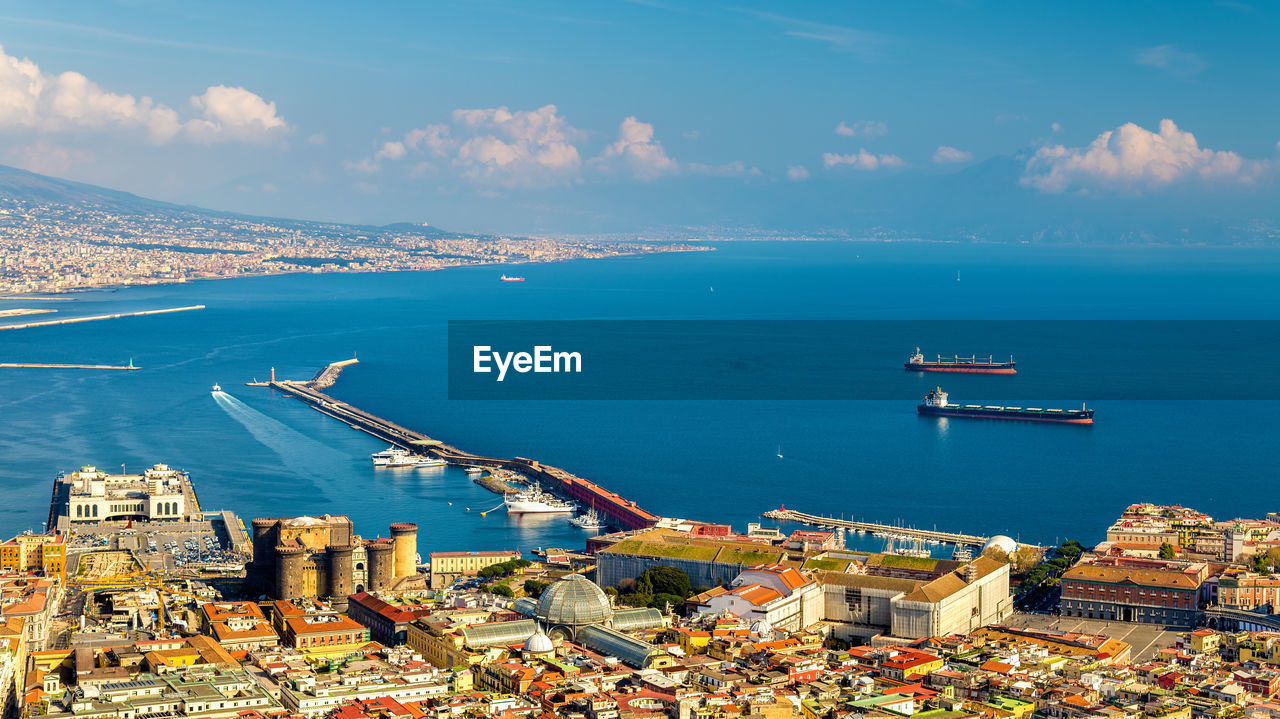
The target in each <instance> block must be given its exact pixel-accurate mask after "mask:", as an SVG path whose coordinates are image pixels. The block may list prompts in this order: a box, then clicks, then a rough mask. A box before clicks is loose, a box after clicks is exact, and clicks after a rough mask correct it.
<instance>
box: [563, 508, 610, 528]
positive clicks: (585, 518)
mask: <svg viewBox="0 0 1280 719" xmlns="http://www.w3.org/2000/svg"><path fill="white" fill-rule="evenodd" d="M569 524H572V525H573V526H575V527H578V528H581V529H589V530H599V529H604V517H602V516H600V513H599V512H597V511H596V508H595V507H592V508H591V509H589V510H587V513H586V514H583V515H580V516H577V517H574V518H573V519H570V520H569Z"/></svg>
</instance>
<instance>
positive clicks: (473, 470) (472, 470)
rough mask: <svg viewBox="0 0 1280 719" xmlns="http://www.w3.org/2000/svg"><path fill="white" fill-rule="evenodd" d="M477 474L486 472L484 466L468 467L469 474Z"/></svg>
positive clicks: (472, 475)
mask: <svg viewBox="0 0 1280 719" xmlns="http://www.w3.org/2000/svg"><path fill="white" fill-rule="evenodd" d="M477 474H484V467H467V476H470V477H474V476H476V475H477Z"/></svg>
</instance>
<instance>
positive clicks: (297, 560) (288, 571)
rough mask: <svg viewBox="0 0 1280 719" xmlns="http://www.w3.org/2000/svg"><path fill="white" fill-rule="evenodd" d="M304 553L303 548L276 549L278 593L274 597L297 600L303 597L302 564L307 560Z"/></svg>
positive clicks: (283, 547)
mask: <svg viewBox="0 0 1280 719" xmlns="http://www.w3.org/2000/svg"><path fill="white" fill-rule="evenodd" d="M304 551H305V550H304V549H303V548H302V547H298V546H294V545H290V546H277V547H276V548H275V555H276V591H275V592H274V595H275V596H276V598H278V599H296V598H298V597H301V596H303V586H304V585H303V583H302V563H303V561H304V560H305V559H306V558H305V557H304V556H303V552H304Z"/></svg>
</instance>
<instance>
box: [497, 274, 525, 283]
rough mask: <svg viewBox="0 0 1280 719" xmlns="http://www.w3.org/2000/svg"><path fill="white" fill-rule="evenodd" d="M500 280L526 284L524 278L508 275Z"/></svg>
mask: <svg viewBox="0 0 1280 719" xmlns="http://www.w3.org/2000/svg"><path fill="white" fill-rule="evenodd" d="M498 279H499V280H501V281H502V282H524V278H523V277H507V276H506V275H503V276H502V277H499V278H498Z"/></svg>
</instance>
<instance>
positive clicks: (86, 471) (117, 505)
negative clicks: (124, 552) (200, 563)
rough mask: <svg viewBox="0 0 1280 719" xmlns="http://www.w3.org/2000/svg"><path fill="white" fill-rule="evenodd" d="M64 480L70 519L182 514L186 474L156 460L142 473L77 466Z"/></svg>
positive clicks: (174, 516) (177, 516)
mask: <svg viewBox="0 0 1280 719" xmlns="http://www.w3.org/2000/svg"><path fill="white" fill-rule="evenodd" d="M62 481H64V482H68V483H69V484H70V485H71V486H70V491H69V493H68V497H67V517H68V518H69V519H70V520H71V521H72V522H73V523H75V522H106V521H111V520H122V519H136V520H151V521H154V520H164V519H167V520H180V519H182V518H183V516H184V515H185V514H186V511H187V506H186V494H185V493H184V491H183V486H184V484H185V482H186V475H184V474H183V473H181V472H179V471H177V470H175V469H170V468H169V466H168V465H165V464H157V465H156V466H154V467H152V468H150V469H148V470H146V471H145V472H143V473H142V474H107V473H106V472H102V471H99V470H98V468H97V467H81V468H80V471H79V472H72V473H71V475H70V476H69V477H66V478H64V479H63V480H62Z"/></svg>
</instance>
